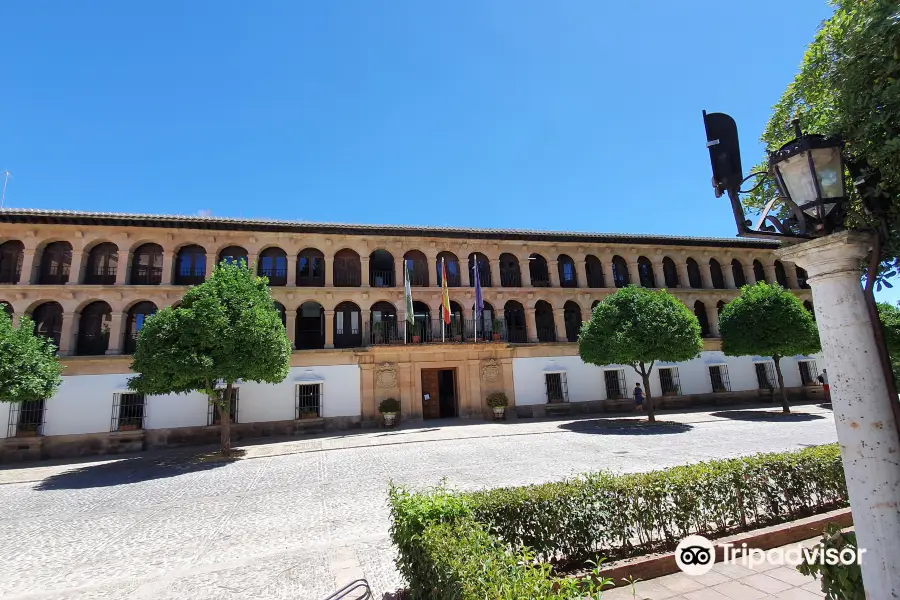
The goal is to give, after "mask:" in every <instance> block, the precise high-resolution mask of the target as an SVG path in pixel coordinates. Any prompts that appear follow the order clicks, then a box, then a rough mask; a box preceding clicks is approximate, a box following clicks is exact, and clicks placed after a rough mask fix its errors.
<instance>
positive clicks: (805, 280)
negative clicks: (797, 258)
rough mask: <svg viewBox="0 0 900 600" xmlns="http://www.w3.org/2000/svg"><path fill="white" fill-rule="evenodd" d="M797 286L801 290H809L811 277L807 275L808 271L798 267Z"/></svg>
mask: <svg viewBox="0 0 900 600" xmlns="http://www.w3.org/2000/svg"><path fill="white" fill-rule="evenodd" d="M797 285H798V286H799V287H800V289H801V290H808V289H809V275H808V274H807V273H806V269H801V268H800V267H797Z"/></svg>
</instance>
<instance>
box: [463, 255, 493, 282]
mask: <svg viewBox="0 0 900 600" xmlns="http://www.w3.org/2000/svg"><path fill="white" fill-rule="evenodd" d="M459 263H460V264H459V270H460V271H462V284H463V287H474V286H475V271H474V270H473V269H470V268H469V258H468V257H466V258H461V259H460V260H459ZM472 266H473V267H474V266H475V265H474V264H473V265H472ZM491 283H493V282H491Z"/></svg>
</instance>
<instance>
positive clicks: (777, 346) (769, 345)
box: [719, 283, 821, 413]
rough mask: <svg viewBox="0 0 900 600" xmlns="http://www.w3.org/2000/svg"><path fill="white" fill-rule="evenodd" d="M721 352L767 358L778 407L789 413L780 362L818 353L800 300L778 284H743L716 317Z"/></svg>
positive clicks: (813, 328)
mask: <svg viewBox="0 0 900 600" xmlns="http://www.w3.org/2000/svg"><path fill="white" fill-rule="evenodd" d="M719 333H720V335H721V336H722V351H723V352H725V354H727V355H728V356H750V355H759V356H771V357H772V361H773V362H774V363H775V374H776V375H777V377H778V389H779V391H780V392H781V406H782V408H783V409H784V412H785V413H790V412H791V407H790V404H788V398H787V391H786V390H785V389H784V376H783V375H782V373H781V359H782V358H783V357H785V356H795V355H797V354H812V353H814V352H818V351H819V350H821V346H820V345H819V331H818V329H817V328H816V322H815V319H813V316H812V315H811V314H810V312H809V311H808V310H806V309H805V308H804V307H803V304H802V303H801V302H800V300H799V299H798V298H797V297H796V296H794V295H793V294H792V293H790V292H788V291H785V290H784V288H782V287H781V286H780V285H773V284H768V283H758V284H756V285H745V286H744V287H743V288H741V295H740V296H738V297H737V298H735V299H734V300H732V301H731V302H729V303H728V304H726V305H725V308H723V309H722V314H720V315H719Z"/></svg>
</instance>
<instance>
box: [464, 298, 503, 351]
mask: <svg viewBox="0 0 900 600" xmlns="http://www.w3.org/2000/svg"><path fill="white" fill-rule="evenodd" d="M472 316H473V317H476V319H475V320H477V325H478V331H477V332H473V333H477V334H478V341H479V342H484V341H486V340H493V341H495V342H499V341H500V340H502V339H505V336H504V335H503V334H504V329H505V328H504V326H503V325H504V322H503V320H502V319H498V318H497V315H496V314H494V307H493V306H492V305H491V303H490V302H485V303H484V310H483V311H481V314H480V315H477V316H476V315H475V305H474V304H473V305H472Z"/></svg>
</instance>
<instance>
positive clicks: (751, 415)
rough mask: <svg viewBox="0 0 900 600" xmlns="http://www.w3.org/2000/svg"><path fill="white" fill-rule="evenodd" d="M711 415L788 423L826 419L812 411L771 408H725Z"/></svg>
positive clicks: (740, 419) (737, 419)
mask: <svg viewBox="0 0 900 600" xmlns="http://www.w3.org/2000/svg"><path fill="white" fill-rule="evenodd" d="M709 415H710V416H711V417H719V418H721V419H733V420H735V421H774V422H778V421H785V422H788V423H796V422H800V421H816V420H818V419H824V418H825V417H824V416H822V415H816V414H810V413H790V414H784V413H783V412H781V411H780V410H779V411H771V410H765V411H760V410H723V411H721V412H714V413H709Z"/></svg>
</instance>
